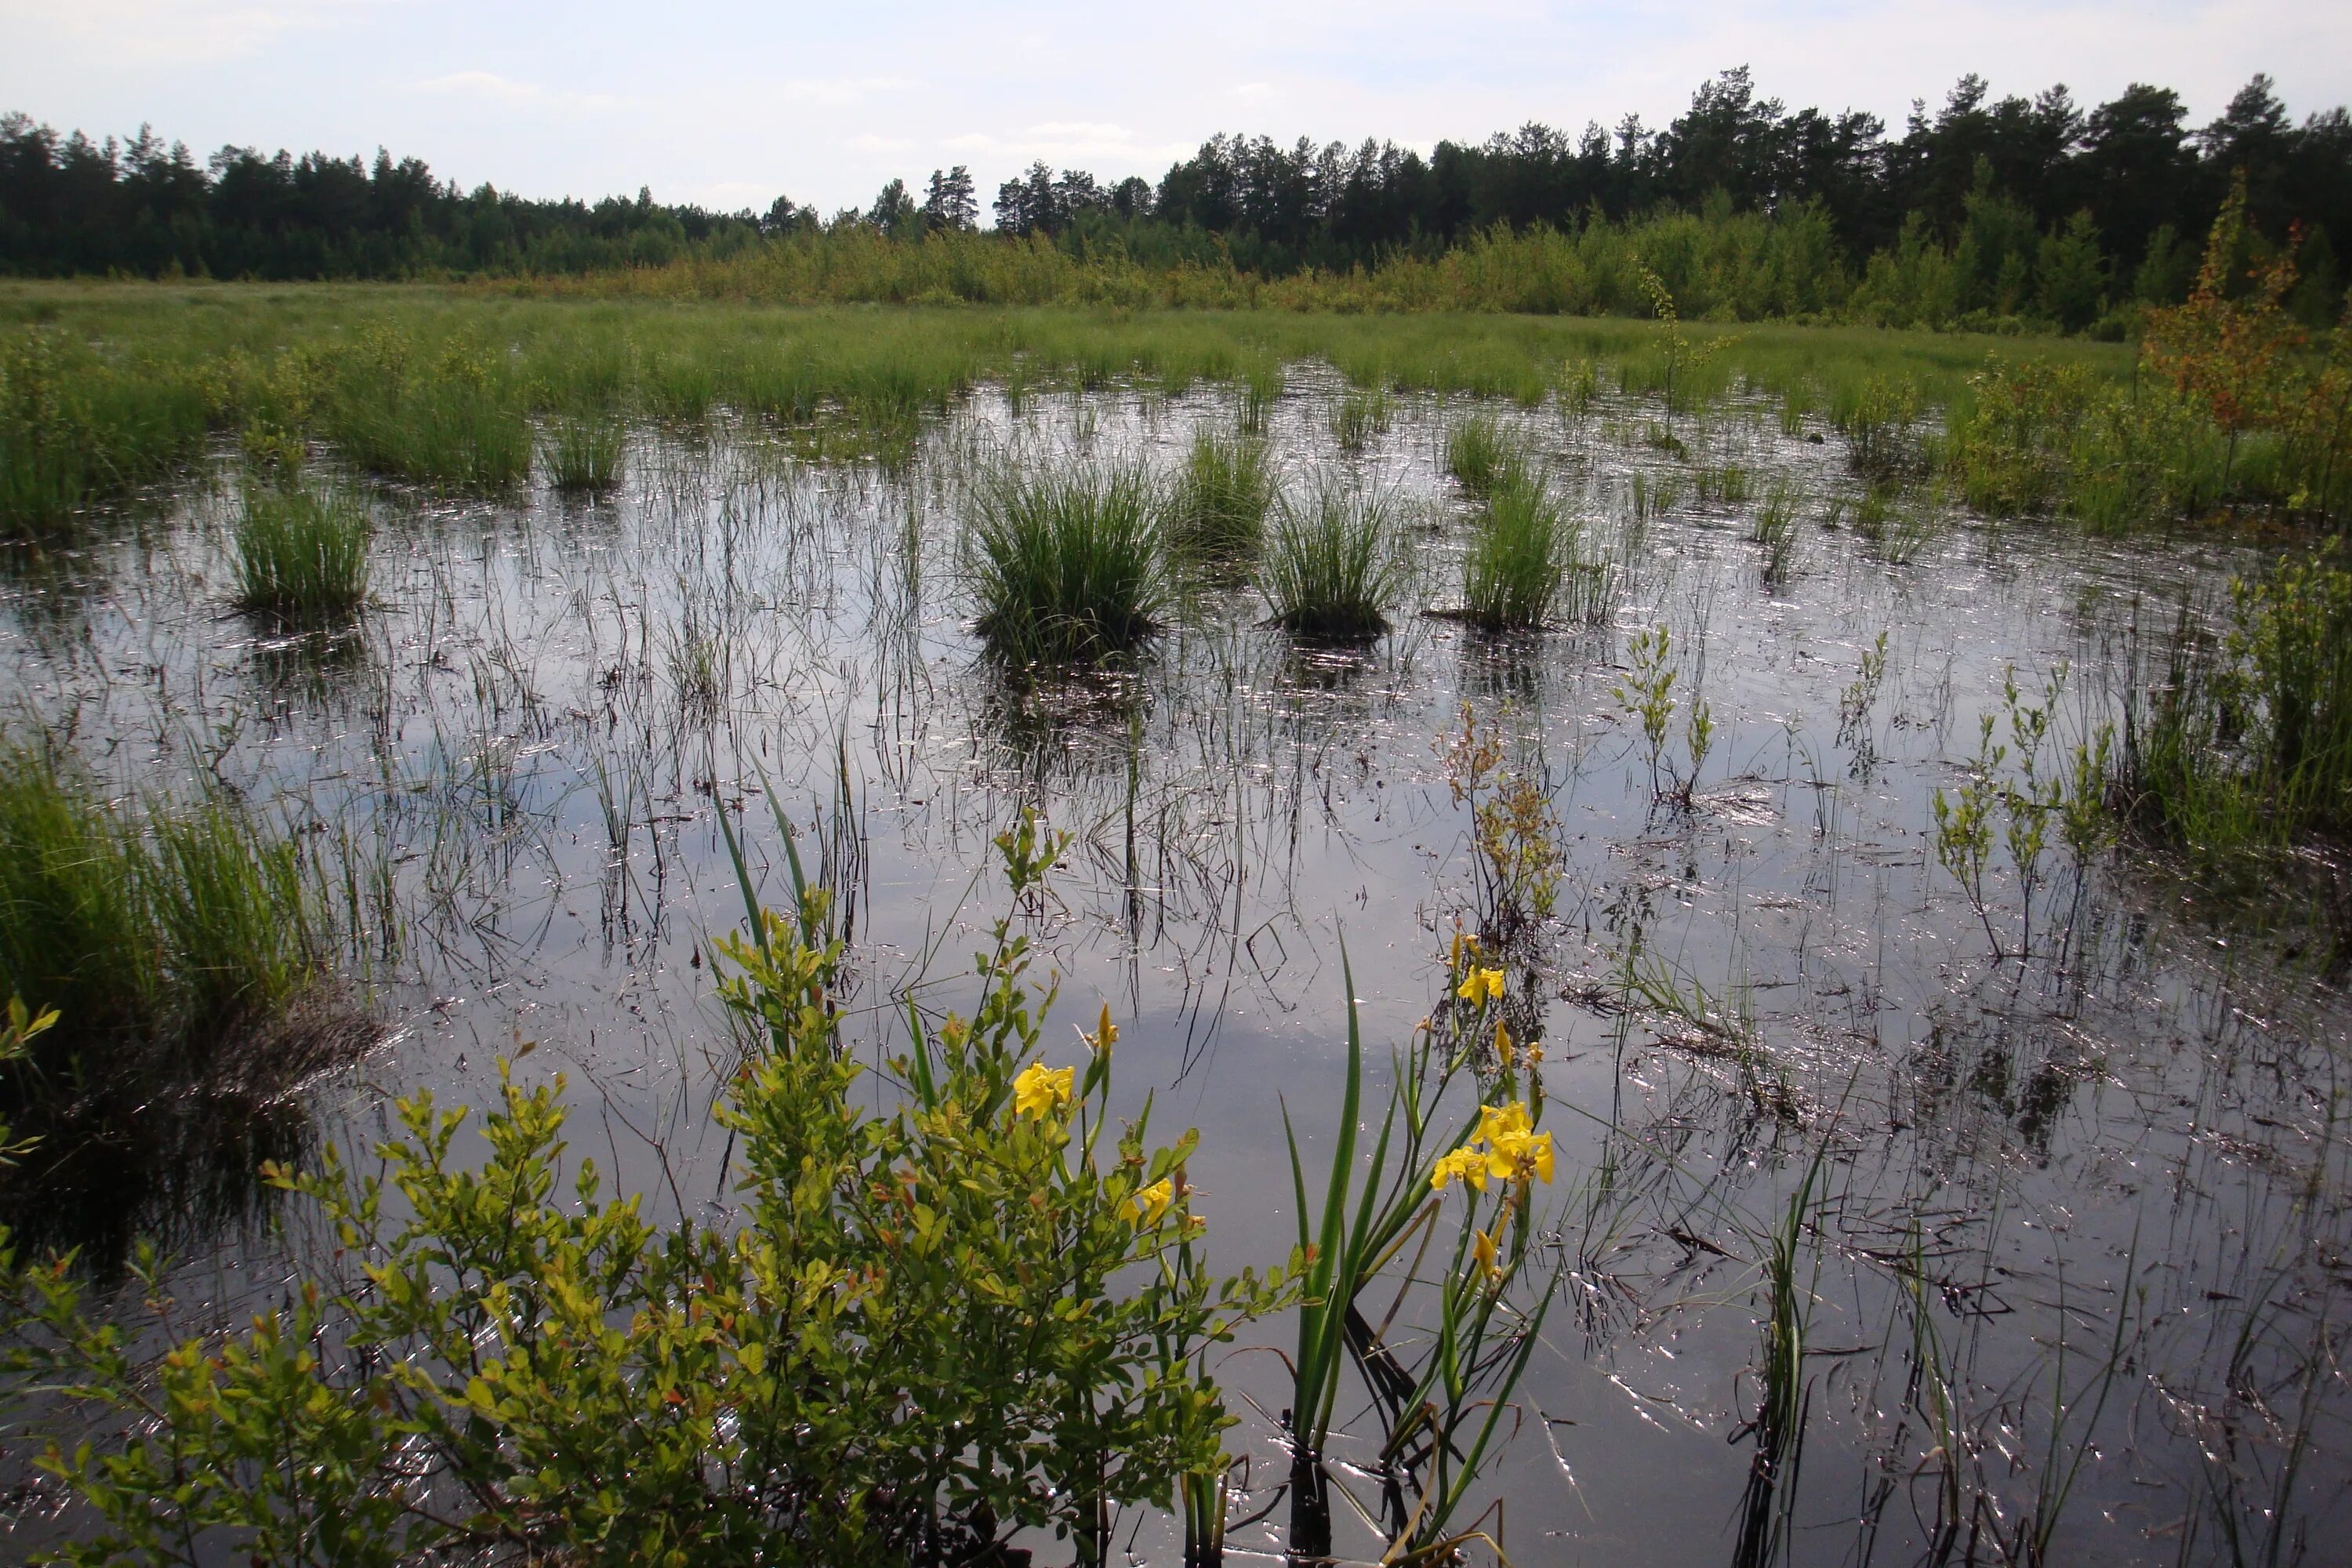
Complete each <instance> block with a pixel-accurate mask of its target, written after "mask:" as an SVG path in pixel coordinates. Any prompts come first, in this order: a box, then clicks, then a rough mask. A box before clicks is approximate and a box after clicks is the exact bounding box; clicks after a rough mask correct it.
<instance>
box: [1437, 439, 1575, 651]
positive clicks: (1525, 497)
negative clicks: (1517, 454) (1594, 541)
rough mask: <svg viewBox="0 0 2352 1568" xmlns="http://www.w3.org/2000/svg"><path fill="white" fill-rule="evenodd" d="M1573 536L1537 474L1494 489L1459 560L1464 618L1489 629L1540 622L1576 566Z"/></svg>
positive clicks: (1572, 528)
mask: <svg viewBox="0 0 2352 1568" xmlns="http://www.w3.org/2000/svg"><path fill="white" fill-rule="evenodd" d="M1576 537H1577V528H1576V525H1575V523H1574V522H1572V521H1570V519H1569V517H1568V514H1567V512H1566V510H1564V509H1563V508H1562V507H1561V506H1560V503H1559V500H1558V499H1557V498H1555V497H1554V496H1553V495H1552V494H1551V492H1550V489H1549V487H1548V486H1547V485H1546V484H1545V483H1544V481H1543V479H1542V478H1541V476H1539V475H1535V474H1522V475H1520V476H1518V477H1517V478H1515V479H1512V480H1510V481H1509V482H1507V483H1506V484H1504V485H1502V486H1500V487H1498V488H1497V489H1496V490H1495V491H1494V493H1493V494H1492V495H1491V496H1489V497H1488V498H1487V502H1486V515H1485V516H1484V517H1482V518H1481V519H1479V521H1478V531H1477V534H1476V537H1475V539H1474V540H1473V541H1472V542H1471V546H1470V553H1469V555H1468V556H1467V557H1466V558H1465V562H1464V564H1463V584H1462V607H1463V615H1464V616H1465V619H1467V620H1468V621H1469V622H1470V624H1471V625H1473V626H1476V627H1478V628H1479V629H1480V630H1482V631H1489V632H1502V631H1524V630H1527V629H1528V628H1530V627H1535V626H1542V625H1543V624H1544V622H1545V621H1546V620H1547V619H1548V618H1549V616H1551V613H1552V611H1553V609H1554V608H1555V606H1556V605H1557V603H1558V601H1559V596H1560V586H1561V584H1562V583H1563V581H1565V579H1566V576H1567V574H1568V572H1569V571H1570V568H1571V567H1572V566H1573V565H1574V564H1575V562H1576Z"/></svg>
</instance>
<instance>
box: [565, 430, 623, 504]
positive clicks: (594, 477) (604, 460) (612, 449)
mask: <svg viewBox="0 0 2352 1568" xmlns="http://www.w3.org/2000/svg"><path fill="white" fill-rule="evenodd" d="M627 434H628V433H627V430H626V428H625V426H623V425H622V424H621V422H620V421H619V420H618V419H614V418H598V417H593V416H588V417H577V416H575V417H572V418H566V419H560V420H558V421H557V422H556V424H555V426H554V428H553V429H552V430H551V431H550V432H549V434H548V438H547V444H546V455H547V471H548V478H549V479H551V481H552V482H553V483H554V485H555V488H556V489H560V490H572V491H575V492H583V491H585V492H593V491H600V490H609V489H612V488H613V486H614V484H616V483H617V482H618V481H619V479H620V477H621V448H622V446H623V444H624V443H625V441H626V439H627Z"/></svg>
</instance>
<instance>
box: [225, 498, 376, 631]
mask: <svg viewBox="0 0 2352 1568" xmlns="http://www.w3.org/2000/svg"><path fill="white" fill-rule="evenodd" d="M374 533H375V530H374V526H373V523H372V522H371V521H369V518H368V514H367V509H366V507H365V506H363V505H362V504H361V502H360V501H359V500H357V499H356V498H355V497H352V496H351V495H348V494H346V493H343V492H341V491H337V490H327V489H318V488H315V487H312V486H310V485H305V484H300V483H294V484H286V485H272V484H261V483H253V484H248V485H247V487H246V491H245V500H244V504H243V506H242V507H241V508H240V509H239V510H238V513H237V517H236V524H235V529H234V534H233V538H232V544H233V546H234V549H235V552H236V602H237V605H238V606H239V607H240V608H243V609H247V610H263V611H268V613H270V614H272V615H277V616H287V617H289V618H320V617H324V616H335V615H342V614H347V613H348V612H350V611H352V610H353V609H356V608H357V607H358V606H359V605H361V604H362V603H364V602H365V600H366V598H367V593H368V545H369V543H370V542H371V541H372V540H373V538H374Z"/></svg>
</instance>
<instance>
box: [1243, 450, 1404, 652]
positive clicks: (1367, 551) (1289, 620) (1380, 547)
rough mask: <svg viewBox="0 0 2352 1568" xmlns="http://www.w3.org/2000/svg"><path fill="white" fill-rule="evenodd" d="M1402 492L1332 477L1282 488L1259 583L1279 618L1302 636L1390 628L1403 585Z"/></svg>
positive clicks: (1369, 633)
mask: <svg viewBox="0 0 2352 1568" xmlns="http://www.w3.org/2000/svg"><path fill="white" fill-rule="evenodd" d="M1397 533H1398V528H1397V517H1396V501H1395V499H1394V498H1393V497H1392V496H1391V495H1390V494H1389V493H1388V492H1386V491H1381V490H1367V489H1360V488H1357V487H1352V486H1349V485H1348V484H1345V483H1343V482H1341V481H1340V480H1339V479H1334V478H1330V477H1328V476H1327V477H1325V478H1323V479H1318V480H1317V481H1316V482H1314V483H1312V484H1311V485H1309V486H1308V487H1307V490H1306V493H1305V494H1304V495H1303V496H1293V495H1291V494H1289V493H1287V492H1286V493H1284V494H1282V495H1281V496H1279V497H1278V498H1277V500H1276V508H1275V524H1274V531H1273V532H1272V534H1271V535H1270V536H1269V537H1268V538H1267V540H1266V550H1265V562H1264V563H1263V565H1262V566H1261V568H1260V572H1259V580H1258V581H1259V586H1260V587H1261V588H1262V589H1264V591H1265V597H1266V602H1267V604H1268V605H1271V606H1272V607H1273V610H1274V619H1275V621H1276V624H1277V625H1279V626H1283V627H1284V628H1285V629H1286V630H1288V631H1290V632H1293V633H1295V634H1297V635H1298V636H1300V637H1331V638H1339V639H1352V638H1360V637H1378V636H1380V635H1381V633H1382V632H1384V631H1386V630H1387V629H1388V625H1389V621H1388V606H1389V604H1390V603H1391V599H1392V597H1393V595H1395V593H1396V590H1397V588H1398V586H1399V579H1400V576H1401V567H1400V564H1399V562H1398V557H1397V550H1398V538H1397Z"/></svg>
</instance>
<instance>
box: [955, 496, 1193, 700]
mask: <svg viewBox="0 0 2352 1568" xmlns="http://www.w3.org/2000/svg"><path fill="white" fill-rule="evenodd" d="M1166 513H1167V503H1166V499H1165V496H1164V494H1163V491H1162V488H1161V486H1160V484H1159V483H1158V482H1157V481H1155V480H1154V479H1152V477H1151V476H1150V474H1149V473H1148V472H1146V471H1145V470H1144V469H1142V468H1138V467H1108V466H1097V465H1095V464H1092V463H1088V462H1084V461H1080V460H1077V459H1074V458H1064V459H1060V460H1056V461H1050V462H1047V463H1045V464H1044V465H1042V466H1038V467H1034V468H1023V467H1020V466H1017V465H1016V464H1015V463H1013V461H1011V460H1006V461H1005V462H1003V463H1001V464H1000V465H999V466H998V467H996V468H992V469H990V470H988V471H987V472H985V473H983V474H982V475H981V476H980V477H979V479H978V480H977V482H976V483H975V485H974V488H973V492H972V520H971V526H970V530H969V532H968V535H967V538H966V548H965V557H966V563H967V570H968V573H969V575H970V579H971V593H972V596H973V598H974V600H975V601H976V603H977V605H978V607H979V617H978V620H977V622H976V629H977V630H978V631H979V633H980V636H981V637H982V640H983V641H984V642H985V643H986V644H987V646H988V648H989V651H990V652H991V653H992V655H994V656H995V657H996V658H999V659H1002V660H1004V661H1007V662H1010V663H1014V664H1034V663H1090V662H1101V661H1104V660H1107V659H1111V658H1118V657H1121V656H1124V655H1127V654H1129V653H1132V652H1133V651H1134V650H1135V649H1136V647H1138V646H1139V645H1140V644H1141V643H1142V642H1143V641H1144V640H1145V639H1146V638H1147V637H1150V635H1151V634H1152V633H1153V632H1155V631H1157V630H1159V628H1160V625H1161V618H1162V616H1164V614H1165V613H1166V611H1167V609H1168V607H1169V604H1170V599H1171V593H1170V586H1169V581H1168V575H1167V571H1166V567H1165V564H1164V562H1163V560H1162V547H1163V544H1164V535H1165V532H1166Z"/></svg>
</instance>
